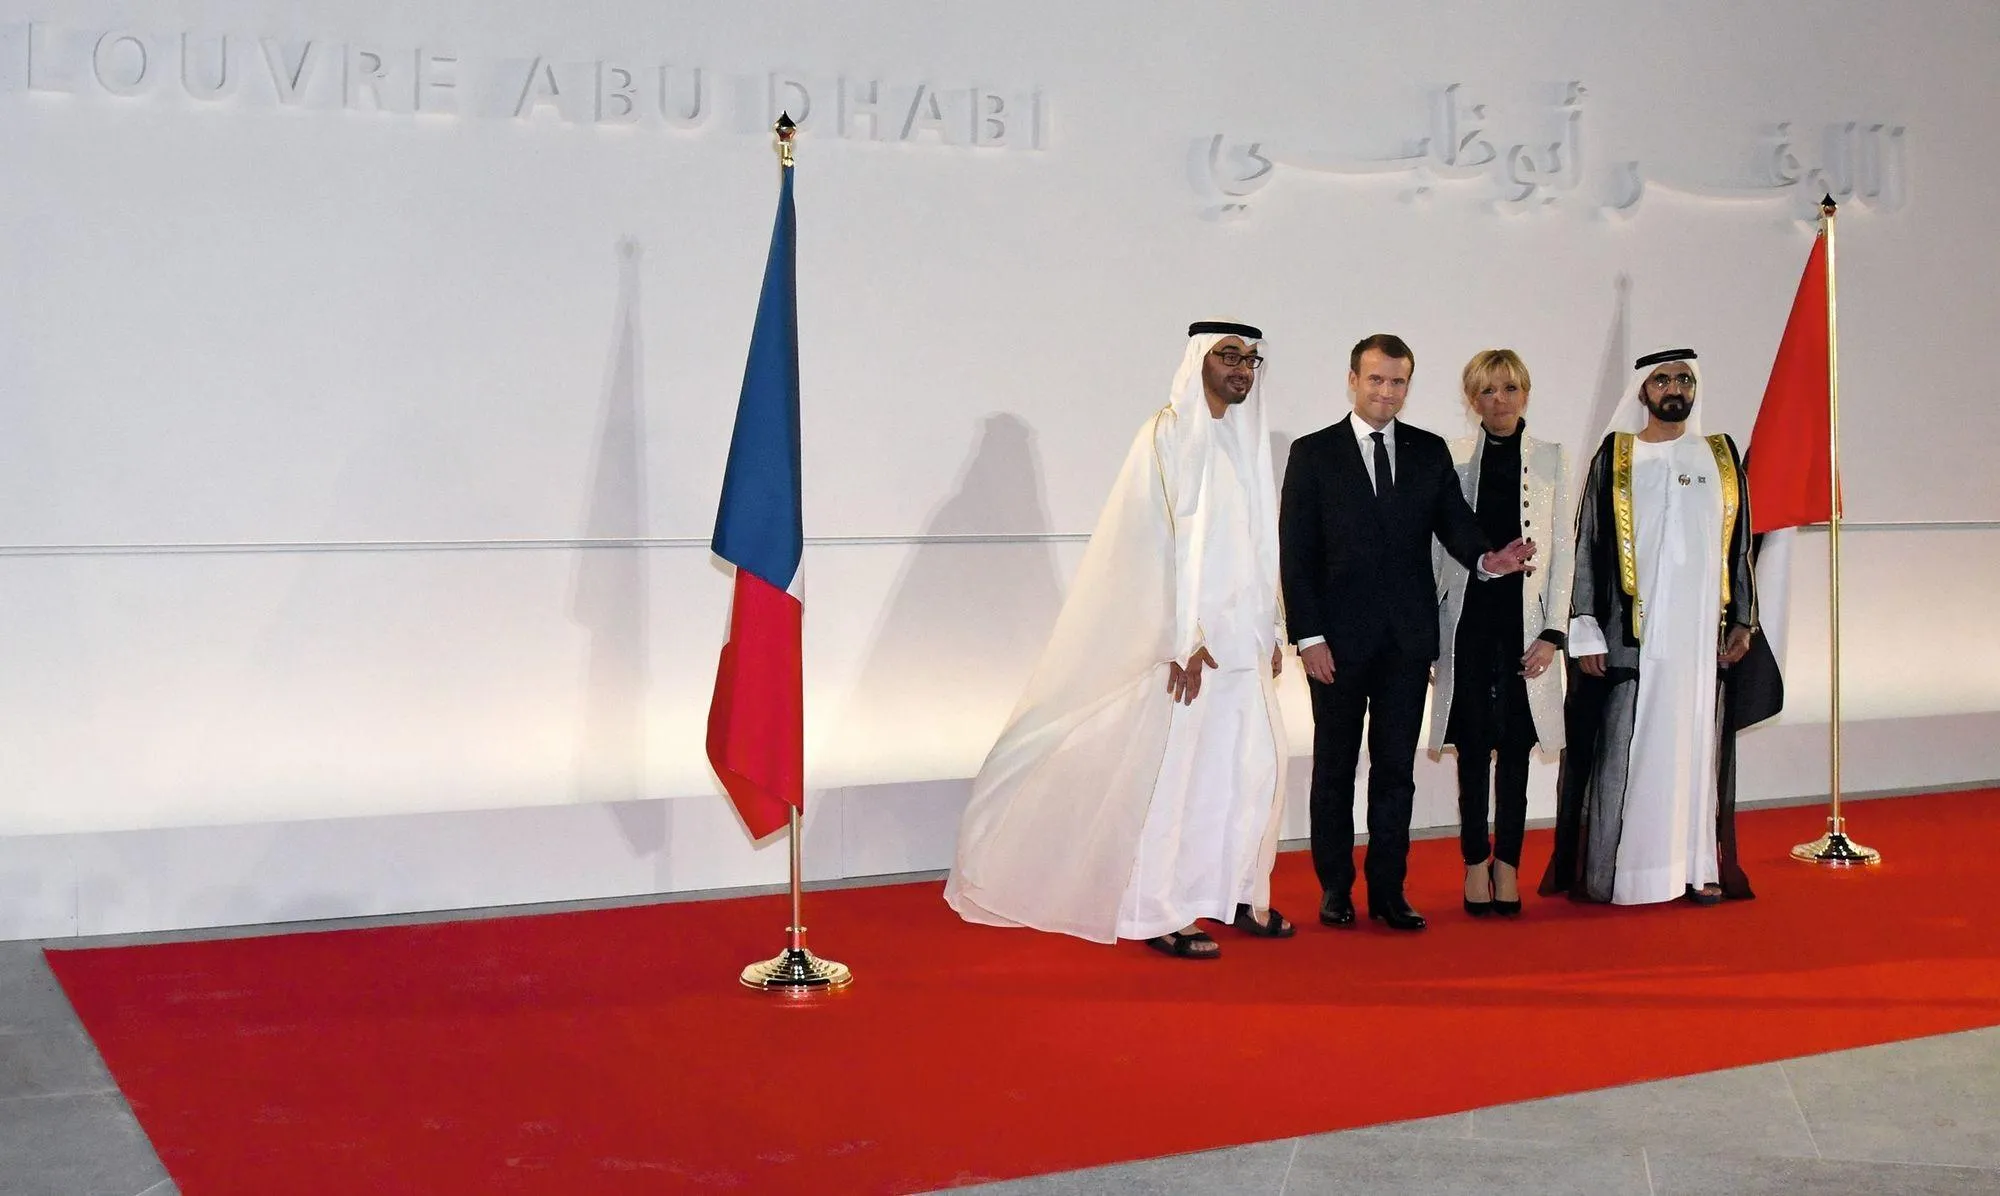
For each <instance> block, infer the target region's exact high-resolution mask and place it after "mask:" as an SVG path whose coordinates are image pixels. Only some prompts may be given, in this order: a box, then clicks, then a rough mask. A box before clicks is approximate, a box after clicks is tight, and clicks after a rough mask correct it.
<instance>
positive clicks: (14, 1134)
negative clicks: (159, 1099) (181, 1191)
mask: <svg viewBox="0 0 2000 1196" xmlns="http://www.w3.org/2000/svg"><path fill="white" fill-rule="evenodd" d="M0 1159H5V1160H6V1166H5V1168H4V1170H0V1196H133V1194H134V1193H138V1192H145V1191H147V1189H149V1188H151V1189H154V1191H155V1192H157V1193H165V1192H170V1191H172V1185H171V1184H169V1185H168V1186H167V1187H165V1188H161V1187H160V1184H161V1183H162V1182H163V1181H165V1180H166V1179H167V1171H166V1168H164V1167H162V1166H161V1165H160V1161H159V1158H158V1157H157V1156H155V1155H154V1154H153V1148H152V1146H151V1145H150V1144H149V1143H148V1142H147V1141H146V1136H145V1135H144V1134H143V1133H141V1132H140V1130H139V1123H138V1122H137V1121H135V1120H134V1119H133V1117H132V1111H131V1110H130V1109H128V1108H127V1107H126V1105H125V1101H124V1098H122V1097H120V1096H119V1095H118V1094H117V1093H115V1092H108V1093H91V1094H88V1095H82V1096H23V1097H14V1098H12V1099H8V1100H0ZM148 1196H154V1193H148Z"/></svg>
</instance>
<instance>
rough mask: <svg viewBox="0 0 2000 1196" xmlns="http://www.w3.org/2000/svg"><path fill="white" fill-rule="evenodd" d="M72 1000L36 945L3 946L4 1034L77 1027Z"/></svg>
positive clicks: (0, 1024)
mask: <svg viewBox="0 0 2000 1196" xmlns="http://www.w3.org/2000/svg"><path fill="white" fill-rule="evenodd" d="M75 1024H76V1014H75V1013H74V1012H72V1011H71V1009H70V1006H69V998H68V997H65V996H64V995H63V991H62V985H60V984H57V983H56V977H55V973H53V972H51V971H49V965H48V963H47V961H45V960H44V959H43V958H42V949H41V946H40V945H39V944H36V943H0V1033H5V1032H7V1031H10V1030H36V1029H40V1028H42V1027H45V1026H50V1025H75Z"/></svg>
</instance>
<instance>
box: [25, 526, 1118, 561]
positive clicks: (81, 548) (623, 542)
mask: <svg viewBox="0 0 2000 1196" xmlns="http://www.w3.org/2000/svg"><path fill="white" fill-rule="evenodd" d="M1089 538H1090V533H1088V532H1040V533H1024V534H1018V535H1009V534H993V535H932V536H807V537H806V541H805V543H806V547H807V548H845V547H870V546H876V545H895V544H1055V543H1073V542H1080V541H1084V540H1088V539H1089ZM709 543H710V542H709V540H708V538H707V537H705V536H704V537H698V538H697V537H674V538H651V537H642V536H606V537H590V538H581V537H579V538H572V539H512V540H499V539H496V540H318V541H314V540H291V541H287V540H273V541H241V542H214V543H183V544H4V545H0V557H38V556H188V555H204V554H221V553H259V552H263V553H302V552H516V551H536V550H541V551H546V550H549V549H571V548H669V549H689V548H701V549H706V548H708V547H709Z"/></svg>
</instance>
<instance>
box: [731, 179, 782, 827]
mask: <svg viewBox="0 0 2000 1196" xmlns="http://www.w3.org/2000/svg"><path fill="white" fill-rule="evenodd" d="M794 224H795V220H794V216H793V212H792V168H791V167H790V166H786V167H785V168H784V184H783V188H782V190H780V192H779V194H778V219H777V223H776V225H775V226H774V227H773V228H772V230H771V254H770V257H769V258H768V259H767V260H766V261H765V263H764V290H763V293H762V294H761V295H760V296H759V297H758V299H757V325H756V328H755V330H754V331H753V332H752V333H751V335H750V360H749V363H748V364H747V365H746V366H744V369H743V394H742V396H741V398H739V399H738V400H737V404H736V430H735V432H734V433H733V434H732V435H731V437H730V441H729V465H728V468H727V469H726V470H725V471H724V473H723V475H722V501H721V505H720V508H719V509H718V510H717V511H716V515H715V539H714V541H713V547H714V550H715V554H716V555H717V556H719V557H721V558H722V559H723V560H725V561H728V562H729V563H730V564H731V565H734V566H735V567H736V594H735V598H734V600H733V605H732V607H731V610H730V615H729V642H728V643H726V644H724V645H723V646H722V659H721V661H720V663H719V664H717V666H716V670H715V695H714V697H713V698H712V699H711V700H710V702H709V707H708V761H709V764H710V765H712V766H713V767H714V769H715V775H716V777H717V778H718V779H720V780H721V782H722V787H723V789H724V790H726V791H727V792H728V794H729V796H730V799H731V800H733V801H734V802H735V803H736V811H737V813H738V814H740V815H741V816H742V818H743V822H744V825H745V826H747V827H748V828H749V830H750V834H751V837H752V838H757V839H761V838H763V837H764V836H766V835H770V834H774V833H776V832H777V831H779V830H781V829H783V828H784V826H785V824H786V822H787V821H788V820H789V819H790V817H791V815H792V813H793V812H794V811H796V810H802V809H804V807H805V695H804V668H803V664H802V662H801V650H800V628H801V625H802V621H803V617H804V610H805V608H804V606H803V604H801V603H800V601H799V598H798V596H797V594H796V593H794V589H795V583H796V582H797V580H798V573H799V558H800V556H802V555H803V554H804V552H805V526H804V522H805V521H804V515H803V510H802V506H803V504H802V501H801V498H800V485H799V319H798V300H797V287H796V282H797V263H796V253H795V244H794V237H795V228H794Z"/></svg>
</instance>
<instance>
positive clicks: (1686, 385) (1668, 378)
mask: <svg viewBox="0 0 2000 1196" xmlns="http://www.w3.org/2000/svg"><path fill="white" fill-rule="evenodd" d="M1675 382H1678V383H1680V386H1681V389H1682V390H1693V389H1694V375H1693V374H1654V375H1653V376H1652V377H1650V378H1648V379H1646V385H1647V386H1649V387H1651V388H1652V389H1654V390H1665V389H1666V388H1667V387H1668V386H1669V385H1671V384H1673V383H1675Z"/></svg>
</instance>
